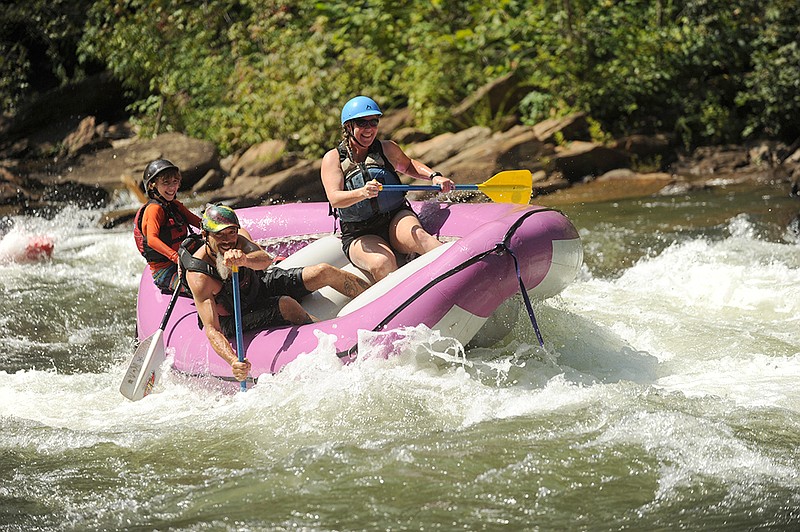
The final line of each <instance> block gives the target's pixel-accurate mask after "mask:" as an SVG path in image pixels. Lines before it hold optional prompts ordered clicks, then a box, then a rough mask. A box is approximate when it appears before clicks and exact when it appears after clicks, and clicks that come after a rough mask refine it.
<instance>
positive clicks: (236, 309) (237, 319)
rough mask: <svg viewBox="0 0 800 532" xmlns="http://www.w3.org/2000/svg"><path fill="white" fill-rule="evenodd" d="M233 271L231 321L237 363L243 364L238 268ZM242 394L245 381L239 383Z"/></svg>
mask: <svg viewBox="0 0 800 532" xmlns="http://www.w3.org/2000/svg"><path fill="white" fill-rule="evenodd" d="M231 270H232V271H233V320H234V323H235V325H236V355H237V356H238V357H239V362H244V337H243V334H242V302H241V299H240V296H239V267H238V266H234V267H233V268H231ZM241 388H242V391H243V392H246V391H247V379H246V378H245V380H243V381H242V382H241Z"/></svg>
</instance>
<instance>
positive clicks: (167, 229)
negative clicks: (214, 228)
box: [133, 198, 189, 262]
mask: <svg viewBox="0 0 800 532" xmlns="http://www.w3.org/2000/svg"><path fill="white" fill-rule="evenodd" d="M152 204H156V205H160V206H161V208H162V209H164V213H165V218H166V219H165V222H164V223H163V224H161V228H160V229H159V231H158V238H160V239H161V241H162V242H164V243H165V244H166V245H168V246H169V247H171V248H173V249H175V247H174V246H175V245H176V244H179V243H180V242H182V241H183V239H184V238H186V236H187V235H188V234H189V222H188V220H187V219H186V217H185V216H184V215H183V214H181V212H180V211H179V210H178V208H177V207H176V206H175V205H174V204H173V203H172V202H171V201H170V202H167V203H164V202H163V201H159V200H158V199H155V198H150V200H149V201H148V202H147V203H145V204H144V205H142V206H141V207H140V208H139V210H138V211H136V217H135V218H134V219H133V238H134V240H136V247H137V248H138V249H139V253H141V254H142V256H143V257H144V258H145V260H147V262H172V261H171V260H170V258H169V257H165V256H164V255H162V254H161V253H159V252H158V251H156V250H154V249H153V248H151V247H150V246H149V245H148V243H147V235H145V234H144V233H143V232H142V217H143V216H144V211H145V209H147V207H148V206H149V205H152Z"/></svg>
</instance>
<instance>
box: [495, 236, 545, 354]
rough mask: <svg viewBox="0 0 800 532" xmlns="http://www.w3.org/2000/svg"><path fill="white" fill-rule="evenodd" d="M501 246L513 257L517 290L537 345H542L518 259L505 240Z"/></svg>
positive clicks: (540, 334)
mask: <svg viewBox="0 0 800 532" xmlns="http://www.w3.org/2000/svg"><path fill="white" fill-rule="evenodd" d="M503 247H504V248H505V250H506V251H508V254H509V255H511V258H512V259H514V268H516V270H517V280H518V281H519V291H520V292H522V299H523V301H525V308H526V309H528V317H529V318H530V319H531V324H532V325H533V330H534V331H536V338H537V339H538V340H539V345H540V346H542V347H544V340H543V339H542V333H541V332H539V324H538V323H536V316H534V315H533V306H532V305H531V298H530V297H528V291H527V290H526V289H525V283H523V282H522V274H521V273H520V271H519V260H517V256H516V255H515V254H514V250H512V249H511V248H510V247H509V246H508V244H507V243H506V242H503Z"/></svg>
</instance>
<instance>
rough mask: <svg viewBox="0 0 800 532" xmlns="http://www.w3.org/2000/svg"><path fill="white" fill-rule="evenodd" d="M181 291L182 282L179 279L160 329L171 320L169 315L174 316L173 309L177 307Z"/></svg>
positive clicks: (164, 327) (165, 326)
mask: <svg viewBox="0 0 800 532" xmlns="http://www.w3.org/2000/svg"><path fill="white" fill-rule="evenodd" d="M180 293H181V282H180V280H178V285H177V286H176V287H175V291H174V292H172V298H170V300H169V305H167V311H166V312H165V313H164V319H162V320H161V326H160V327H159V329H161V330H162V331H163V330H164V329H166V328H167V322H168V321H169V317H170V316H172V309H174V308H175V303H176V302H177V301H178V295H179V294H180Z"/></svg>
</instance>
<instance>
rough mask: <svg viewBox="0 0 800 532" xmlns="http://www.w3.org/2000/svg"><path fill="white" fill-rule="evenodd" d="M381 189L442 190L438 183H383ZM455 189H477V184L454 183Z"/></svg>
mask: <svg viewBox="0 0 800 532" xmlns="http://www.w3.org/2000/svg"><path fill="white" fill-rule="evenodd" d="M381 188H382V189H383V190H394V191H407V190H439V191H441V190H442V187H440V186H439V185H383V186H382V187H381ZM455 189H456V190H479V189H478V185H456V186H455Z"/></svg>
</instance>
